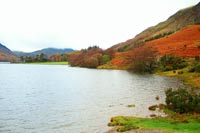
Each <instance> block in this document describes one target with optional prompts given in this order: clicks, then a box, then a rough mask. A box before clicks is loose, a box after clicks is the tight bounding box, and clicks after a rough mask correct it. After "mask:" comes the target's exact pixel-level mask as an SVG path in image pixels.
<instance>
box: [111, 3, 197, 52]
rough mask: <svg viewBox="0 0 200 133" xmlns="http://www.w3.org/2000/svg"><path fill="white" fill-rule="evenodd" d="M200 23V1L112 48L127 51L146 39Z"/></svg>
mask: <svg viewBox="0 0 200 133" xmlns="http://www.w3.org/2000/svg"><path fill="white" fill-rule="evenodd" d="M195 24H200V2H199V3H198V4H197V5H195V6H192V7H188V8H185V9H182V10H180V11H178V12H177V13H175V14H174V15H172V16H171V17H169V18H168V19H167V20H166V21H164V22H161V23H159V24H157V25H156V26H152V27H149V28H147V29H146V30H144V31H143V32H141V33H139V34H138V35H136V36H135V37H134V38H133V39H130V40H127V41H126V42H123V43H119V44H117V45H115V46H113V47H112V48H113V49H115V50H121V51H126V50H129V49H132V48H133V47H134V46H137V45H143V44H145V42H146V41H148V40H152V39H153V38H155V39H157V38H159V37H163V36H164V35H168V34H172V33H175V32H177V31H179V30H181V29H183V28H184V27H186V26H188V25H195Z"/></svg>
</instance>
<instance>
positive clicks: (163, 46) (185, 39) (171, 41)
mask: <svg viewBox="0 0 200 133" xmlns="http://www.w3.org/2000/svg"><path fill="white" fill-rule="evenodd" d="M141 49H146V51H148V50H150V49H151V51H154V52H155V56H163V55H166V54H173V55H177V56H182V57H195V56H200V25H191V26H187V27H186V28H184V29H183V30H181V31H179V32H176V33H174V34H171V35H168V36H165V37H163V38H160V39H157V40H153V41H149V42H147V43H146V44H145V43H144V44H143V45H140V46H138V47H135V48H133V49H132V50H129V51H125V52H116V53H115V54H114V58H113V59H112V60H111V64H112V65H115V66H118V68H121V67H122V66H129V65H130V64H131V63H132V62H133V61H134V58H135V56H136V55H137V53H138V52H139V51H140V50H141ZM143 51H144V50H143ZM143 53H144V54H145V52H143Z"/></svg>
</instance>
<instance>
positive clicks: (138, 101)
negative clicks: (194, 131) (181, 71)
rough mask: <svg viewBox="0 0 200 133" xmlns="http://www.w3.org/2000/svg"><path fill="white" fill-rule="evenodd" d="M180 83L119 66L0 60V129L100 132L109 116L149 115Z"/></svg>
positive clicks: (19, 132)
mask: <svg viewBox="0 0 200 133" xmlns="http://www.w3.org/2000/svg"><path fill="white" fill-rule="evenodd" d="M181 84H182V83H180V81H179V80H178V79H176V78H169V77H162V76H157V75H137V74H134V73H131V72H128V71H123V70H97V69H86V68H75V67H69V66H66V65H26V64H1V65H0V132H6V133H13V132H15V133H33V132H36V133H38V132H40V133H102V132H104V131H106V130H109V129H110V128H109V127H107V123H108V122H109V121H110V118H111V117H112V116H116V115H134V116H139V117H147V116H149V115H150V114H152V112H150V111H149V110H148V107H149V106H150V105H153V104H157V103H164V99H165V94H164V90H165V89H166V88H169V87H172V88H174V87H177V86H179V85H181ZM156 96H159V97H160V99H159V100H155V97H156ZM130 104H134V105H135V107H133V108H128V107H127V105H130ZM153 113H154V112H153Z"/></svg>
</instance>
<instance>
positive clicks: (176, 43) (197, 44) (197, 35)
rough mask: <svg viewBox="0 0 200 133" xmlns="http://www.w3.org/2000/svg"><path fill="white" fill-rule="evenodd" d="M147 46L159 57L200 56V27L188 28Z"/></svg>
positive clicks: (192, 26)
mask: <svg viewBox="0 0 200 133" xmlns="http://www.w3.org/2000/svg"><path fill="white" fill-rule="evenodd" d="M146 46H148V47H152V48H153V49H155V50H156V51H157V55H165V54H173V55H177V56H183V57H195V56H200V25H191V26H187V27H186V28H184V29H183V30H181V31H179V32H177V33H176V34H172V35H169V36H166V37H163V38H160V39H157V40H153V41H150V42H148V43H147V44H146Z"/></svg>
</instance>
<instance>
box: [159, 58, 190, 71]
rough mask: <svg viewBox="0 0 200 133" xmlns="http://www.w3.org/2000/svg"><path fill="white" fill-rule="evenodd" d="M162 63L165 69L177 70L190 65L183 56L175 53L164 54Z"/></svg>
mask: <svg viewBox="0 0 200 133" xmlns="http://www.w3.org/2000/svg"><path fill="white" fill-rule="evenodd" d="M160 64H161V66H162V67H163V71H171V70H177V69H182V68H184V67H186V66H188V63H187V62H186V61H185V60H184V59H183V58H182V57H179V56H174V55H164V56H163V57H161V59H160Z"/></svg>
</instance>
